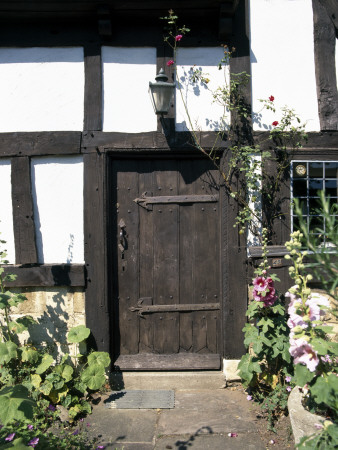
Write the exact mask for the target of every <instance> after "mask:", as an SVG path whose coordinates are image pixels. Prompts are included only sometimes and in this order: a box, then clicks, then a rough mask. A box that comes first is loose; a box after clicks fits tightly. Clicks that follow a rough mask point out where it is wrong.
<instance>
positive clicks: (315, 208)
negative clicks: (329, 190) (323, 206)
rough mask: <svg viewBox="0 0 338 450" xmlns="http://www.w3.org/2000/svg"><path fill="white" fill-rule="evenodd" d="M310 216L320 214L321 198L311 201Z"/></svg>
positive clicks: (311, 199)
mask: <svg viewBox="0 0 338 450" xmlns="http://www.w3.org/2000/svg"><path fill="white" fill-rule="evenodd" d="M309 214H320V202H319V198H310V199H309Z"/></svg>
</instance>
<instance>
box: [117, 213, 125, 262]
mask: <svg viewBox="0 0 338 450" xmlns="http://www.w3.org/2000/svg"><path fill="white" fill-rule="evenodd" d="M119 228H120V233H119V244H118V248H119V250H120V252H121V253H122V254H123V253H124V251H125V249H126V248H127V240H126V230H125V228H126V223H125V221H124V220H123V219H120V221H119Z"/></svg>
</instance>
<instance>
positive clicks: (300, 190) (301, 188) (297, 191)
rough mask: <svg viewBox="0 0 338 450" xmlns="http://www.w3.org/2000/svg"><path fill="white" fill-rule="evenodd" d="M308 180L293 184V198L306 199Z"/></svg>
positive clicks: (296, 181)
mask: <svg viewBox="0 0 338 450" xmlns="http://www.w3.org/2000/svg"><path fill="white" fill-rule="evenodd" d="M306 194H307V192H306V180H295V181H294V182H293V196H294V197H306Z"/></svg>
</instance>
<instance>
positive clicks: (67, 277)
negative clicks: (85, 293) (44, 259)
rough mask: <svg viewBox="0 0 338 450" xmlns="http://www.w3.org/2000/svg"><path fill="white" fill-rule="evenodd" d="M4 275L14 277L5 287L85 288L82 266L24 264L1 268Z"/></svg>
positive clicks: (83, 267) (83, 268)
mask: <svg viewBox="0 0 338 450" xmlns="http://www.w3.org/2000/svg"><path fill="white" fill-rule="evenodd" d="M2 267H4V269H5V274H14V275H16V280H15V281H11V282H7V283H6V286H7V287H48V286H78V287H84V286H85V266H84V265H83V264H41V265H39V264H26V265H21V266H20V265H8V266H2Z"/></svg>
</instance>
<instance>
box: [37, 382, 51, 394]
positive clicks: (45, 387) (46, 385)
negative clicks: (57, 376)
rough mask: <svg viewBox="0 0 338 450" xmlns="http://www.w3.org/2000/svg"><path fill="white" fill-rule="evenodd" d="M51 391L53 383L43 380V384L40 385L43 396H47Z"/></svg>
mask: <svg viewBox="0 0 338 450" xmlns="http://www.w3.org/2000/svg"><path fill="white" fill-rule="evenodd" d="M52 389H53V383H52V382H51V381H49V380H45V381H44V383H42V384H41V386H40V391H41V392H42V393H43V394H44V395H49V394H50V392H51V390H52Z"/></svg>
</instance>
